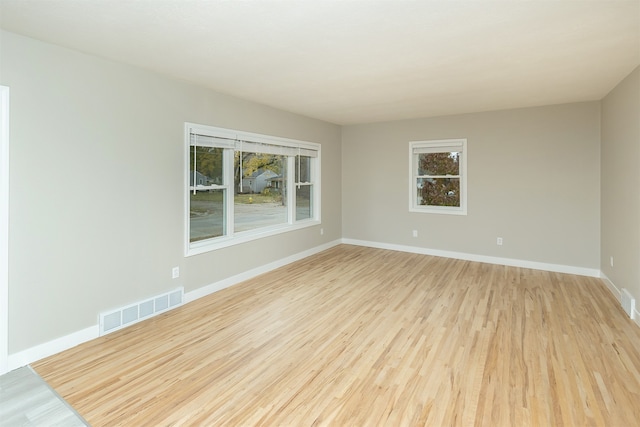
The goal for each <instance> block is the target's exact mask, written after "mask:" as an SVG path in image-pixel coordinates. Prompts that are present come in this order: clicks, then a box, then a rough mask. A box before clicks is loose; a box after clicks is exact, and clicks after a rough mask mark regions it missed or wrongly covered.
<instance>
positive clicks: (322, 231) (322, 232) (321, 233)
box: [320, 228, 324, 236]
mask: <svg viewBox="0 0 640 427" xmlns="http://www.w3.org/2000/svg"><path fill="white" fill-rule="evenodd" d="M323 234H324V228H321V229H320V235H321V236H322V235H323Z"/></svg>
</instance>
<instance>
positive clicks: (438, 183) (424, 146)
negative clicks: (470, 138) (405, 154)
mask: <svg viewBox="0 0 640 427" xmlns="http://www.w3.org/2000/svg"><path fill="white" fill-rule="evenodd" d="M409 162H410V174H411V176H410V180H409V192H410V196H409V210H410V211H412V212H427V213H448V214H458V215H466V213H467V140H466V139H449V140H440V141H413V142H410V143H409Z"/></svg>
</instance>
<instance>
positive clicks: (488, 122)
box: [342, 102, 600, 271]
mask: <svg viewBox="0 0 640 427" xmlns="http://www.w3.org/2000/svg"><path fill="white" fill-rule="evenodd" d="M599 123H600V107H599V103H598V102H587V103H577V104H568V105H558V106H549V107H540V108H526V109H518V110H508V111H497V112H487V113H476V114H465V115H457V116H447V117H436V118H428V119H419V120H406V121H397V122H389V123H378V124H365V125H353V126H345V127H343V146H342V168H343V169H342V175H343V180H342V196H343V199H342V205H343V221H342V224H343V237H345V238H348V239H356V240H365V241H370V242H377V243H384V244H389V245H402V246H414V247H418V248H428V249H433V250H440V251H453V252H459V253H465V254H474V255H481V256H485V257H497V258H509V259H515V260H526V261H533V262H537V263H545V264H555V265H559V266H569V267H578V268H586V269H596V271H597V269H599V264H600V257H599V252H600V238H599V229H600V214H599V211H600V208H599V206H600V187H599V185H600V147H599V139H600V127H599ZM448 138H467V139H468V143H467V149H468V157H467V158H468V166H467V167H468V215H467V216H457V215H437V214H423V213H411V212H409V210H408V206H409V189H408V182H409V177H408V168H409V161H408V157H409V155H408V149H409V147H408V143H409V141H413V140H428V139H448ZM412 230H418V237H417V238H413V237H412ZM497 237H502V238H503V239H504V245H503V246H497V245H496V238H497Z"/></svg>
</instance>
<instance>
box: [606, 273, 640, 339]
mask: <svg viewBox="0 0 640 427" xmlns="http://www.w3.org/2000/svg"><path fill="white" fill-rule="evenodd" d="M600 278H601V279H602V281H603V282H604V284H605V285H606V286H607V288H608V289H609V290H610V291H611V293H612V294H613V296H614V297H615V298H616V300H617V301H618V303H619V304H620V306H622V301H621V300H622V291H621V290H620V289H618V287H617V286H616V285H615V283H613V282H612V281H611V279H609V278H608V277H607V275H606V274H604V272H602V271H601V272H600ZM634 312H635V313H634V316H633V319H629V320H631V321H632V322H634V323H635V324H636V325H638V326H639V327H640V311H638V308H636V309H635V310H634Z"/></svg>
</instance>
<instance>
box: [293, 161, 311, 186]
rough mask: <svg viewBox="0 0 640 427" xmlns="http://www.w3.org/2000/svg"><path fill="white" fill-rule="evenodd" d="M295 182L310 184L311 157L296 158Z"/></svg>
mask: <svg viewBox="0 0 640 427" xmlns="http://www.w3.org/2000/svg"><path fill="white" fill-rule="evenodd" d="M295 180H296V182H311V157H308V156H296V176H295Z"/></svg>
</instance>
